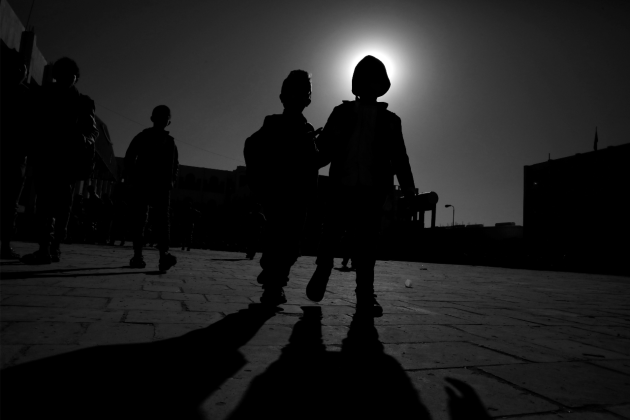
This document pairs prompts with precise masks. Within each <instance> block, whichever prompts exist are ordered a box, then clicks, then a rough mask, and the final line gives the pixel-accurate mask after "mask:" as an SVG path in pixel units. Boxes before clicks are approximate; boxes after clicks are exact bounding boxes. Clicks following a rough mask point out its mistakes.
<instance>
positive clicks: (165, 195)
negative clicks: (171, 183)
mask: <svg viewBox="0 0 630 420" xmlns="http://www.w3.org/2000/svg"><path fill="white" fill-rule="evenodd" d="M152 204H153V210H152V211H153V212H154V213H155V214H154V215H155V219H154V220H155V223H154V226H155V228H154V235H155V237H156V238H157V248H158V249H159V250H160V252H161V253H164V252H168V250H169V243H170V239H171V217H170V208H171V193H170V191H160V192H156V193H155V195H154V197H153V198H152ZM191 235H192V232H191Z"/></svg>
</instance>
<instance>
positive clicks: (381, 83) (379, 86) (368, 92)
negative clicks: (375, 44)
mask: <svg viewBox="0 0 630 420" xmlns="http://www.w3.org/2000/svg"><path fill="white" fill-rule="evenodd" d="M391 85H392V84H391V83H390V81H389V77H387V70H386V69H385V65H384V64H383V63H382V62H381V60H379V59H378V58H376V57H372V56H371V55H366V56H365V57H364V58H363V59H362V60H361V61H359V64H357V66H356V67H355V68H354V74H353V75H352V93H354V94H355V95H356V96H359V97H361V96H372V95H374V96H376V97H377V98H378V97H379V96H383V95H385V94H386V93H387V91H388V90H389V88H390V86H391Z"/></svg>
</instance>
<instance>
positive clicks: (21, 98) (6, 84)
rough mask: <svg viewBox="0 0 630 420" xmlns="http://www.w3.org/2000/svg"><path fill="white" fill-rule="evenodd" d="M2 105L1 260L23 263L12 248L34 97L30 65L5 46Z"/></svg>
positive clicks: (0, 152)
mask: <svg viewBox="0 0 630 420" xmlns="http://www.w3.org/2000/svg"><path fill="white" fill-rule="evenodd" d="M2 50H3V51H2V55H3V57H2V58H3V60H2V78H0V82H1V83H2V103H1V108H0V112H1V118H0V120H1V125H0V127H1V133H0V141H1V148H0V158H1V160H2V161H1V162H0V171H2V173H1V174H0V182H1V185H0V194H1V196H0V220H1V221H2V225H1V226H0V240H1V241H2V246H1V248H0V258H2V259H19V258H20V256H19V255H18V254H17V253H16V252H15V251H14V250H13V248H11V239H12V237H13V234H14V232H15V219H16V217H17V210H18V201H19V200H20V195H21V193H22V187H23V185H24V173H25V169H26V152H27V147H26V144H27V143H28V142H29V141H30V135H29V133H30V128H29V126H30V124H29V120H28V117H29V114H30V101H31V95H30V91H29V89H28V87H27V86H26V85H25V84H24V81H25V80H26V76H27V69H26V64H25V63H24V61H23V60H22V59H21V58H20V55H19V53H18V52H16V51H14V50H11V49H9V48H8V47H5V45H4V44H2Z"/></svg>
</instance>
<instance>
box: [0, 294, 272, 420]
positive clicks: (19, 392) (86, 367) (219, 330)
mask: <svg viewBox="0 0 630 420" xmlns="http://www.w3.org/2000/svg"><path fill="white" fill-rule="evenodd" d="M274 314H275V313H274V312H273V311H270V310H268V309H264V308H262V307H261V306H260V305H255V304H252V305H250V307H249V308H248V309H246V310H242V311H239V312H237V313H234V314H230V315H228V316H226V317H225V318H223V319H222V320H220V321H218V322H216V323H214V324H212V325H210V326H209V327H207V328H204V329H200V330H196V331H193V332H190V333H188V334H185V335H183V336H181V337H177V338H172V339H168V340H163V341H159V342H155V343H143V344H127V345H114V346H100V347H93V348H89V349H85V350H79V351H75V352H71V353H66V354H63V355H59V356H53V357H49V358H46V359H42V360H38V361H34V362H29V363H25V364H23V365H18V366H15V367H10V368H7V369H5V370H3V371H1V372H0V382H1V383H2V389H1V391H0V399H1V400H2V408H1V410H0V413H1V417H2V418H3V419H14V418H15V419H38V418H42V419H43V418H51V419H52V418H55V419H56V418H60V419H163V418H164V419H199V418H201V416H200V414H199V412H198V407H199V405H200V404H201V403H202V402H203V401H204V400H205V399H206V398H207V397H208V396H209V395H210V394H211V393H212V392H213V391H215V390H216V389H217V388H218V387H219V386H220V385H221V384H222V383H223V382H224V381H225V380H226V379H227V378H229V377H230V376H232V375H234V373H236V372H237V371H238V370H239V369H240V368H241V367H242V366H243V365H244V364H245V363H246V360H245V358H244V357H243V355H242V354H241V353H240V352H239V351H238V348H239V347H241V346H242V345H244V344H245V343H247V342H248V341H249V340H250V339H251V338H252V337H253V336H254V335H255V334H256V332H257V331H258V330H259V329H260V327H261V326H262V325H263V324H264V323H265V322H266V321H267V320H268V319H269V318H271V317H273V316H274Z"/></svg>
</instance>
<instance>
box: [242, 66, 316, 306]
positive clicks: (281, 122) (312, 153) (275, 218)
mask: <svg viewBox="0 0 630 420" xmlns="http://www.w3.org/2000/svg"><path fill="white" fill-rule="evenodd" d="M280 101H281V102H282V104H283V106H284V112H283V113H282V114H276V115H269V116H267V117H265V121H264V123H263V126H262V128H261V129H260V130H258V131H257V132H256V133H254V134H253V135H252V136H251V137H249V138H248V139H247V140H246V142H245V150H244V155H245V163H246V165H247V182H248V185H249V186H250V188H251V190H252V192H253V195H254V199H255V200H256V201H257V202H259V203H261V204H262V206H263V209H264V213H265V216H266V219H267V231H266V235H265V236H266V243H265V250H264V252H263V255H262V257H261V260H260V265H261V267H262V268H263V271H262V272H261V273H260V275H259V276H258V283H260V284H262V287H263V290H264V291H263V294H262V297H261V298H260V301H261V303H264V304H266V305H267V304H268V305H280V304H283V303H286V301H287V299H286V297H285V294H284V290H283V287H284V286H286V285H287V282H288V278H289V274H290V272H291V267H292V266H293V264H294V263H295V262H296V261H297V259H298V256H299V255H300V241H301V238H302V231H303V227H304V222H305V220H306V212H307V208H308V206H309V204H310V201H311V200H312V198H313V197H314V196H315V192H316V189H317V175H318V165H317V156H318V155H317V149H316V147H315V141H314V140H315V137H316V136H317V135H318V134H319V131H320V130H317V131H313V126H312V125H311V124H309V123H308V122H307V120H306V118H305V117H304V115H302V112H303V111H304V109H305V108H306V107H307V106H308V105H309V104H310V103H311V80H310V76H309V74H308V73H307V72H305V71H304V70H294V71H292V72H291V73H290V74H289V76H288V77H287V78H286V79H285V80H284V82H283V83H282V90H281V93H280Z"/></svg>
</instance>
